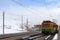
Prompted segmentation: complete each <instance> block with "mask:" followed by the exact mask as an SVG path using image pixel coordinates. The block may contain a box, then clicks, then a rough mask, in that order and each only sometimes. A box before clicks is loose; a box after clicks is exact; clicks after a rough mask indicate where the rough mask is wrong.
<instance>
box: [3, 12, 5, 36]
mask: <svg viewBox="0 0 60 40" xmlns="http://www.w3.org/2000/svg"><path fill="white" fill-rule="evenodd" d="M4 16H5V13H4V12H3V35H4Z"/></svg>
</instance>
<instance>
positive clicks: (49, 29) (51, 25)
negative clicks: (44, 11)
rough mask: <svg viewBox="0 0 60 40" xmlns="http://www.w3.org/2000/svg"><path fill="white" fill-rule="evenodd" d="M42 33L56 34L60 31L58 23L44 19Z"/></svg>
mask: <svg viewBox="0 0 60 40" xmlns="http://www.w3.org/2000/svg"><path fill="white" fill-rule="evenodd" d="M41 26H42V34H55V33H57V32H58V25H57V24H56V23H55V22H52V21H49V20H47V21H43V22H42V24H41Z"/></svg>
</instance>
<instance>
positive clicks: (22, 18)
mask: <svg viewBox="0 0 60 40" xmlns="http://www.w3.org/2000/svg"><path fill="white" fill-rule="evenodd" d="M21 28H22V29H23V16H21Z"/></svg>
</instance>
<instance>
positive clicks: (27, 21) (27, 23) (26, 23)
mask: <svg viewBox="0 0 60 40" xmlns="http://www.w3.org/2000/svg"><path fill="white" fill-rule="evenodd" d="M26 29H27V30H28V19H27V22H26Z"/></svg>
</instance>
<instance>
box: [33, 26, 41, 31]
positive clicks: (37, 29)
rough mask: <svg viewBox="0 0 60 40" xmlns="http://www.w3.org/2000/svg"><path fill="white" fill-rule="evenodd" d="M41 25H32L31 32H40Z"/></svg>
mask: <svg viewBox="0 0 60 40" xmlns="http://www.w3.org/2000/svg"><path fill="white" fill-rule="evenodd" d="M41 29H42V28H41V25H34V27H33V30H34V31H41Z"/></svg>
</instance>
